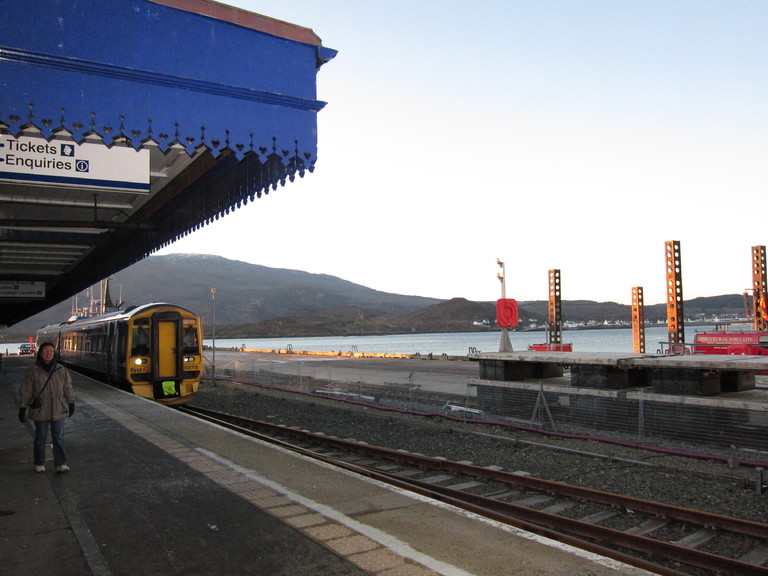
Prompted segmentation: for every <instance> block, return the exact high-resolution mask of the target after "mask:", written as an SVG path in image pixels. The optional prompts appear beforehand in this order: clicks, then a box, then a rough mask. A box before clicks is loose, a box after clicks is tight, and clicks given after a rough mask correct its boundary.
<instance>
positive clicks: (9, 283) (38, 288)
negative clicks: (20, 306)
mask: <svg viewBox="0 0 768 576" xmlns="http://www.w3.org/2000/svg"><path fill="white" fill-rule="evenodd" d="M0 298H45V282H34V281H25V280H22V281H13V280H0Z"/></svg>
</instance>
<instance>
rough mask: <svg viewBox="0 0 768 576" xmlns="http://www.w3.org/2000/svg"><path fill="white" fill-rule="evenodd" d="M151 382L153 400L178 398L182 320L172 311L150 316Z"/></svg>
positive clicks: (180, 375) (180, 376)
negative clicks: (152, 360)
mask: <svg viewBox="0 0 768 576" xmlns="http://www.w3.org/2000/svg"><path fill="white" fill-rule="evenodd" d="M152 332H153V334H152V358H153V359H154V362H153V363H152V380H153V383H154V384H153V387H154V396H155V398H174V397H178V396H180V389H179V386H180V383H181V380H182V376H183V374H182V361H183V354H182V346H181V335H182V318H181V314H179V313H178V312H173V311H166V312H156V313H155V314H154V315H153V316H152Z"/></svg>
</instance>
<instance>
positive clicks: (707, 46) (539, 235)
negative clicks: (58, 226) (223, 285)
mask: <svg viewBox="0 0 768 576" xmlns="http://www.w3.org/2000/svg"><path fill="white" fill-rule="evenodd" d="M226 3H228V4H230V5H233V6H237V7H240V8H243V9H246V10H249V11H252V12H257V13H260V14H264V15H267V16H270V17H273V18H277V19H280V20H285V21H287V22H291V23H293V24H298V25H301V26H304V27H307V28H311V29H313V30H314V31H315V33H316V34H317V35H318V36H320V38H322V41H323V45H324V46H327V47H329V48H333V49H335V50H338V52H339V53H338V55H337V56H336V58H334V59H333V60H331V61H330V62H328V63H326V64H325V65H324V66H323V67H322V68H321V69H320V71H319V72H318V76H317V87H318V99H320V100H323V101H325V102H328V104H327V106H326V107H325V108H324V109H323V110H322V111H321V112H320V113H319V116H318V161H317V165H316V169H315V171H314V173H312V174H307V175H306V176H305V177H304V178H303V179H297V180H296V181H295V182H293V183H288V184H287V185H286V186H285V187H281V188H278V189H277V190H275V191H271V192H270V193H269V195H267V196H262V198H261V199H259V200H257V201H256V202H251V203H248V205H247V206H245V207H244V208H241V209H239V210H236V211H235V212H233V213H231V214H230V215H228V216H226V217H225V218H223V219H220V220H218V221H217V222H216V223H215V224H213V225H209V226H206V227H204V228H202V229H201V230H200V231H198V232H196V233H194V234H192V235H190V236H188V237H186V238H184V239H183V240H180V241H177V242H176V243H174V244H173V245H171V246H170V247H168V248H166V249H164V250H162V251H160V252H158V253H159V254H167V253H176V252H181V253H200V254H219V255H221V256H225V257H227V258H231V259H233V260H241V261H244V262H250V263H253V264H260V265H263V266H269V267H274V268H288V269H294V270H303V271H306V272H312V273H318V274H330V275H333V276H338V277H340V278H343V279H345V280H349V281H351V282H355V283H357V284H362V285H364V286H367V287H370V288H374V289H377V290H381V291H384V292H393V293H397V294H406V295H418V296H428V297H434V298H444V299H448V298H454V297H463V298H467V299H469V300H475V301H492V300H496V299H498V298H500V297H501V283H500V282H499V280H498V279H497V273H499V272H501V268H500V267H499V266H498V265H497V263H496V261H497V259H500V260H501V261H503V262H504V271H505V274H506V276H505V280H506V282H505V284H506V296H507V297H508V298H515V299H517V300H546V299H547V298H548V282H549V280H548V271H549V270H551V269H558V270H560V274H561V288H562V294H561V296H562V298H563V300H595V301H599V302H603V301H614V302H619V303H622V304H630V303H631V296H632V288H633V287H636V286H640V287H642V288H643V293H644V301H645V303H646V304H647V305H650V304H657V303H661V302H665V301H666V298H667V294H666V261H665V242H666V241H671V240H676V241H679V242H680V245H681V263H682V267H681V270H682V279H683V295H684V298H685V299H686V300H688V299H691V298H695V297H699V296H716V295H720V294H736V293H738V294H740V293H742V292H743V291H744V290H745V289H748V288H750V287H751V286H752V254H751V250H752V246H757V245H766V244H768V229H766V226H765V220H766V215H764V214H762V213H761V211H760V210H761V209H760V208H759V207H760V206H761V203H760V199H761V198H763V197H764V196H765V192H766V186H767V185H768V74H767V72H768V69H767V68H768V34H766V33H765V31H766V30H768V10H766V3H765V2H764V1H762V0H756V1H752V2H750V1H742V0H722V1H706V0H701V1H688V0H677V1H676V0H637V1H622V0H605V1H594V0H579V1H577V0H570V1H559V0H551V1H548V0H530V1H529V0H498V1H497V0H474V1H469V0H439V1H438V0H386V1H374V0H322V1H320V0H280V1H279V2H278V1H268V0H228V1H227V2H226Z"/></svg>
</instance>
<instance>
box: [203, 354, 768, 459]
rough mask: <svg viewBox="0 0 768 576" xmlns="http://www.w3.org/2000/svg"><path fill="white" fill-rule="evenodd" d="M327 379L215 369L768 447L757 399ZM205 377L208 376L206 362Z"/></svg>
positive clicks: (363, 395) (612, 431) (582, 429)
mask: <svg viewBox="0 0 768 576" xmlns="http://www.w3.org/2000/svg"><path fill="white" fill-rule="evenodd" d="M329 376H330V377H329V378H319V377H313V376H307V375H303V376H302V375H301V374H287V373H284V372H281V371H278V370H275V369H273V368H272V367H270V366H269V365H268V364H265V365H264V366H261V367H257V366H254V365H248V366H246V365H239V364H238V363H231V364H229V365H227V366H226V367H220V368H218V369H217V370H216V377H218V378H226V379H232V380H237V381H240V382H247V383H253V384H257V385H258V386H261V387H267V388H277V389H281V390H287V391H292V392H298V393H304V394H312V395H318V396H323V397H327V398H332V399H337V400H345V401H348V402H358V403H363V404H367V405H370V406H373V407H379V408H385V409H395V410H403V411H409V412H419V413H430V414H435V413H438V414H443V415H447V416H451V417H455V418H458V419H462V420H484V421H487V422H497V423H504V424H509V425H516V426H524V427H532V428H536V429H539V430H546V431H552V432H558V433H565V434H568V433H572V434H582V435H584V434H586V435H594V436H603V437H604V436H618V437H621V438H622V439H624V440H633V441H637V442H644V443H651V442H654V441H665V442H671V443H673V444H674V443H675V442H680V443H686V444H691V443H694V444H697V443H698V444H702V445H710V446H727V447H732V448H733V447H735V448H746V449H753V450H765V449H768V405H766V404H761V403H756V402H749V403H747V402H741V401H737V400H729V399H724V398H720V397H691V396H675V395H665V394H655V393H651V392H647V391H642V390H631V391H626V390H594V389H588V388H582V387H575V386H569V385H560V384H543V383H541V382H539V383H535V382H534V383H531V382H526V383H506V382H495V381H487V380H480V379H478V378H469V379H467V384H466V391H465V393H463V394H456V393H445V392H438V391H434V390H425V389H424V388H422V387H421V386H420V385H418V384H415V383H412V382H399V383H395V382H387V383H384V384H381V383H377V384H374V383H370V382H364V381H350V380H344V379H341V378H340V377H339V375H332V374H331V375H329ZM206 377H207V378H211V377H212V372H211V367H210V366H207V367H206Z"/></svg>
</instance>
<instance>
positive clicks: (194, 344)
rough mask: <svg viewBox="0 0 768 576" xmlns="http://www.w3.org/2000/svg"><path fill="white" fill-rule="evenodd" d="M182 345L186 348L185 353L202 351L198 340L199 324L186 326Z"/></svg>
mask: <svg viewBox="0 0 768 576" xmlns="http://www.w3.org/2000/svg"><path fill="white" fill-rule="evenodd" d="M182 345H183V348H184V351H183V353H184V354H199V353H200V343H199V342H198V340H197V326H194V325H192V326H184V333H183V335H182Z"/></svg>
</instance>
